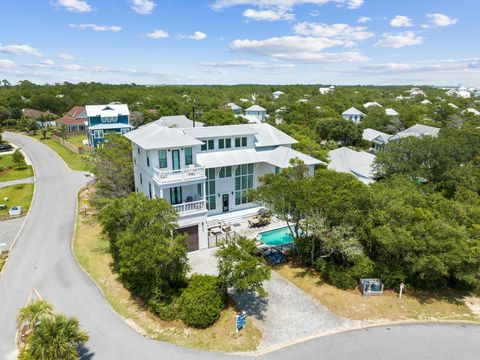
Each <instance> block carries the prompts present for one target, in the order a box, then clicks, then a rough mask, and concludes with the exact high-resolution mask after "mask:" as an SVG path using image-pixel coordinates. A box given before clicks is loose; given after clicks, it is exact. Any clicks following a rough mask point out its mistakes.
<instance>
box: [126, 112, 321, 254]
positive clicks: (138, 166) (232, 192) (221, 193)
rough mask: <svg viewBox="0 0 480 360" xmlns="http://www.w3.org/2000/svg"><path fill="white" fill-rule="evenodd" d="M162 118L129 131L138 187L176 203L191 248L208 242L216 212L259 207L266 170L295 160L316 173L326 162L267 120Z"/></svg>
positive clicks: (225, 213) (231, 213) (231, 214)
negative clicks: (220, 122) (257, 194)
mask: <svg viewBox="0 0 480 360" xmlns="http://www.w3.org/2000/svg"><path fill="white" fill-rule="evenodd" d="M179 118H180V117H177V120H178V119H179ZM161 120H162V119H160V120H157V121H155V122H153V123H150V124H146V125H143V126H141V127H139V128H138V129H136V130H133V131H132V132H130V133H128V134H126V135H125V136H126V137H127V138H128V139H130V140H131V142H132V148H133V162H134V176H135V190H136V191H137V192H140V193H143V194H145V195H146V196H148V197H149V198H162V199H165V200H166V201H168V202H169V203H170V204H172V206H173V207H174V208H175V209H176V210H177V211H178V214H179V220H178V224H179V229H180V231H182V232H185V233H187V234H188V241H187V248H188V250H189V251H193V250H197V249H202V248H207V247H208V244H209V242H208V239H209V232H208V226H207V221H209V219H211V218H212V217H215V216H217V217H218V216H228V217H231V218H235V216H237V217H238V216H241V215H236V214H242V213H245V211H254V210H255V209H258V205H257V204H255V203H254V202H253V200H252V199H251V197H250V191H251V190H252V189H255V188H257V187H258V186H259V184H260V180H259V179H260V178H261V177H262V176H263V175H265V174H267V173H276V172H279V171H280V170H281V169H283V168H286V167H289V166H291V161H292V160H293V159H298V160H301V161H303V163H304V164H305V165H307V167H308V170H309V173H310V174H311V175H313V172H314V167H315V166H316V165H318V164H321V161H319V160H317V159H315V158H313V157H311V156H308V155H305V154H303V153H301V152H299V151H296V150H294V149H292V145H293V144H296V143H297V141H296V140H295V139H293V138H292V137H291V136H289V135H287V134H285V133H284V132H282V131H280V130H278V129H277V128H275V127H273V126H271V125H269V124H267V123H257V124H241V125H224V126H203V127H202V126H199V127H193V123H192V122H185V119H183V118H182V120H181V121H175V123H177V124H185V125H188V126H185V127H181V126H166V124H167V123H170V121H169V122H166V121H165V119H164V120H163V121H161ZM187 120H188V119H187Z"/></svg>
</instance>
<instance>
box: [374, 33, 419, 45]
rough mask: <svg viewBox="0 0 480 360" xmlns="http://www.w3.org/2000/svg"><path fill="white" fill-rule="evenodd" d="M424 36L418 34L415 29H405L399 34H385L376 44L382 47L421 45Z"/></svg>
mask: <svg viewBox="0 0 480 360" xmlns="http://www.w3.org/2000/svg"><path fill="white" fill-rule="evenodd" d="M423 40H424V39H423V37H421V36H418V35H416V34H415V33H414V32H413V31H404V32H402V33H398V34H383V35H382V39H380V40H379V41H378V42H377V43H376V44H375V46H376V47H380V48H392V49H399V48H402V47H405V46H413V45H420V44H421V43H423Z"/></svg>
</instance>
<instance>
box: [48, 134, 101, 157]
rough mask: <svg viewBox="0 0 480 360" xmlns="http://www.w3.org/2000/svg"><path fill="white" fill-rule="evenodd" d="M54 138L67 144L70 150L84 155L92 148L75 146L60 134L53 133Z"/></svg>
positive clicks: (64, 144) (60, 142)
mask: <svg viewBox="0 0 480 360" xmlns="http://www.w3.org/2000/svg"><path fill="white" fill-rule="evenodd" d="M52 139H53V140H55V141H56V142H58V143H59V144H62V145H63V146H65V147H66V148H67V149H68V150H70V151H73V152H74V153H75V154H80V155H82V154H85V153H88V152H89V151H90V150H92V148H91V147H90V146H75V145H73V144H72V143H69V142H68V140H65V139H63V138H61V137H60V136H58V135H52Z"/></svg>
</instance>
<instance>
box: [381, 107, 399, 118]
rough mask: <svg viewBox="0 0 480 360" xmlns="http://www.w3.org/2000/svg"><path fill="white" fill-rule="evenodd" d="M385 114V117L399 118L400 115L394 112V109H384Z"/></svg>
mask: <svg viewBox="0 0 480 360" xmlns="http://www.w3.org/2000/svg"><path fill="white" fill-rule="evenodd" d="M385 114H387V116H399V115H400V114H399V113H398V112H397V111H396V110H394V109H390V108H388V109H385Z"/></svg>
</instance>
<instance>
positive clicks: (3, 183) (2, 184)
mask: <svg viewBox="0 0 480 360" xmlns="http://www.w3.org/2000/svg"><path fill="white" fill-rule="evenodd" d="M33 183H34V178H33V176H32V177H28V178H23V179H16V180H10V181H0V188H3V187H7V186H12V185H20V184H33Z"/></svg>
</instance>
